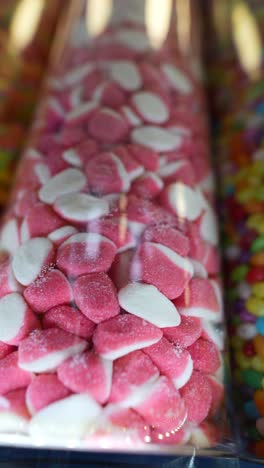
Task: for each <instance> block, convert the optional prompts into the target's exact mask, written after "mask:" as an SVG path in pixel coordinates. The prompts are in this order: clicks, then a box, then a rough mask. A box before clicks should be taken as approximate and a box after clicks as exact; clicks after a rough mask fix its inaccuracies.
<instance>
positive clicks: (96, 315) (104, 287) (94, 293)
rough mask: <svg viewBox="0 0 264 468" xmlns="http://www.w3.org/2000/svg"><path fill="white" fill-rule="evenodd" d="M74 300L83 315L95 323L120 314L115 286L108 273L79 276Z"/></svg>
mask: <svg viewBox="0 0 264 468" xmlns="http://www.w3.org/2000/svg"><path fill="white" fill-rule="evenodd" d="M73 293H74V300H75V303H76V305H77V306H78V307H79V309H80V310H81V311H82V313H83V314H84V315H85V316H86V317H88V318H89V319H90V320H92V321H93V322H95V323H100V322H103V321H105V320H107V319H109V318H111V317H114V316H115V315H117V314H118V313H119V309H120V307H119V303H118V299H117V294H116V290H115V287H114V284H113V283H112V281H111V279H110V278H109V276H108V275H107V274H106V273H103V272H101V273H91V274H90V275H83V276H79V278H77V280H76V281H75V282H74V286H73Z"/></svg>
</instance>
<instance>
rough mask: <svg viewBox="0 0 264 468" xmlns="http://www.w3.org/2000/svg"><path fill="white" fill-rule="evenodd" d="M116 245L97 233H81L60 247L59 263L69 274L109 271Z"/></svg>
mask: <svg viewBox="0 0 264 468" xmlns="http://www.w3.org/2000/svg"><path fill="white" fill-rule="evenodd" d="M116 250H117V248H116V245H115V244H114V243H113V242H112V241H111V240H110V239H108V238H107V237H104V236H101V235H100V234H96V233H79V234H75V235H73V236H71V237H69V239H67V240H66V241H65V242H63V244H61V246H60V247H59V249H58V253H57V265H58V267H59V268H60V269H61V270H62V271H63V272H64V273H65V274H66V275H68V276H72V277H77V276H80V275H84V274H85V273H99V272H105V271H108V270H109V268H110V267H111V265H112V262H113V260H114V257H115V253H116Z"/></svg>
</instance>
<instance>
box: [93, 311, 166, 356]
mask: <svg viewBox="0 0 264 468" xmlns="http://www.w3.org/2000/svg"><path fill="white" fill-rule="evenodd" d="M161 337H162V332H161V330H160V329H159V328H158V327H156V326H154V325H152V324H151V323H147V322H146V321H145V320H143V319H142V318H139V317H136V316H135V315H130V314H122V315H117V316H116V317H113V318H111V319H109V320H106V321H105V322H102V323H100V324H99V325H98V326H97V328H96V330H95V332H94V335H93V343H94V347H95V350H96V351H97V353H98V354H101V355H102V356H103V357H104V358H106V359H110V360H114V359H117V358H119V357H122V356H125V355H126V354H128V353H131V352H132V351H136V350H137V349H142V348H145V347H146V346H150V345H152V344H154V343H157V341H159V340H160V339H161Z"/></svg>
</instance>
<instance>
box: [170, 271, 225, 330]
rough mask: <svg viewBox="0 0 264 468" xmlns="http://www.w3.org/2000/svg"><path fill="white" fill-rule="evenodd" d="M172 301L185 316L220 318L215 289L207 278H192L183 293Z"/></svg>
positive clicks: (215, 320) (215, 319) (216, 319)
mask: <svg viewBox="0 0 264 468" xmlns="http://www.w3.org/2000/svg"><path fill="white" fill-rule="evenodd" d="M174 302H175V305H176V307H177V308H178V309H179V311H180V313H181V314H182V315H185V316H186V317H201V318H203V319H206V320H212V321H214V322H217V321H219V320H221V311H220V307H219V303H218V299H217V296H216V293H215V289H214V287H213V286H212V284H211V283H210V281H209V280H208V279H203V278H192V280H191V281H190V282H189V284H188V285H187V288H186V290H185V291H184V293H183V294H182V295H181V296H180V297H178V298H177V299H175V301H174Z"/></svg>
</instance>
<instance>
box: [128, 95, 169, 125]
mask: <svg viewBox="0 0 264 468" xmlns="http://www.w3.org/2000/svg"><path fill="white" fill-rule="evenodd" d="M132 104H133V106H134V108H135V109H136V111H137V112H138V113H139V115H140V116H141V117H142V118H143V119H144V120H145V122H150V123H156V124H160V123H164V122H166V120H167V119H168V117H169V110H168V108H167V106H166V104H165V102H163V101H162V99H161V98H160V97H159V96H158V95H157V94H154V93H149V92H146V91H141V92H139V93H136V94H134V96H133V98H132Z"/></svg>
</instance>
